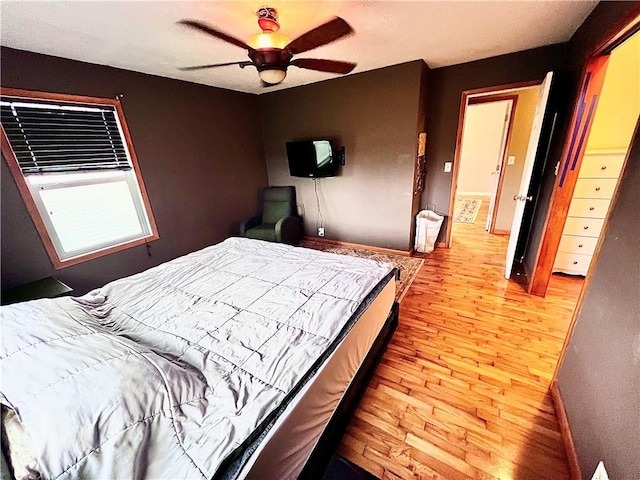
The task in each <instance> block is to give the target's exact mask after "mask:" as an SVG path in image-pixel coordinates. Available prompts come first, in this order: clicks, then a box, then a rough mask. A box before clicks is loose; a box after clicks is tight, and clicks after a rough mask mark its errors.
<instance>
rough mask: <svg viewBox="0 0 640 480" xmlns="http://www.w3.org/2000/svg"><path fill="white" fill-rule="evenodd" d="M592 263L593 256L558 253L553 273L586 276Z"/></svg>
mask: <svg viewBox="0 0 640 480" xmlns="http://www.w3.org/2000/svg"><path fill="white" fill-rule="evenodd" d="M590 263H591V255H581V254H579V253H566V252H558V254H557V255H556V261H555V262H554V264H553V271H554V272H563V273H569V274H571V275H586V274H587V271H588V270H589V264H590Z"/></svg>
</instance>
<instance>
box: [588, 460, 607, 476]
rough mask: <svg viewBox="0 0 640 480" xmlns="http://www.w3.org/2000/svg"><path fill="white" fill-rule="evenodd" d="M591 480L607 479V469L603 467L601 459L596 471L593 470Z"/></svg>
mask: <svg viewBox="0 0 640 480" xmlns="http://www.w3.org/2000/svg"><path fill="white" fill-rule="evenodd" d="M591 480H609V475H608V474H607V470H606V469H605V468H604V463H602V461H600V463H598V467H597V468H596V471H595V472H593V477H591Z"/></svg>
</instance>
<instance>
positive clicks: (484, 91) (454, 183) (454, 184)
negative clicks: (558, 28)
mask: <svg viewBox="0 0 640 480" xmlns="http://www.w3.org/2000/svg"><path fill="white" fill-rule="evenodd" d="M542 80H543V79H540V80H533V81H528V82H518V83H509V84H506V85H496V86H493V87H484V88H477V89H474V90H464V91H463V92H462V95H461V99H460V113H459V115H458V131H457V134H456V149H455V153H454V156H453V172H452V176H451V196H450V197H449V211H448V221H447V229H446V234H445V242H444V246H445V247H446V248H451V230H452V226H453V209H454V207H455V204H456V200H455V199H456V191H457V190H458V174H459V172H460V157H461V153H462V152H461V150H462V134H463V130H464V116H465V112H466V110H467V103H468V101H469V100H470V97H472V96H475V95H491V94H492V93H495V94H496V97H497V94H498V93H499V92H502V91H504V90H515V89H520V88H527V87H534V86H536V85H540V84H541V83H542ZM505 94H506V92H505ZM489 101H495V100H489ZM478 103H479V102H478ZM511 117H512V119H513V118H514V117H515V115H512V116H511ZM510 123H511V120H510ZM509 128H510V129H511V124H510V126H509ZM509 135H510V131H509ZM507 140H510V138H508V139H507ZM507 145H508V143H507ZM505 151H506V149H505ZM503 161H504V159H503ZM494 211H496V209H495V208H494Z"/></svg>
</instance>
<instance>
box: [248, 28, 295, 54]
mask: <svg viewBox="0 0 640 480" xmlns="http://www.w3.org/2000/svg"><path fill="white" fill-rule="evenodd" d="M290 42H291V40H290V39H289V38H288V37H287V36H285V35H282V34H281V33H276V32H264V33H259V34H257V35H254V36H253V37H251V38H250V39H249V40H248V41H247V45H249V46H250V47H251V48H253V49H255V50H262V49H266V48H279V49H283V48H284V47H286V46H287V45H288V44H289V43H290Z"/></svg>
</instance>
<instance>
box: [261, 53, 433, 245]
mask: <svg viewBox="0 0 640 480" xmlns="http://www.w3.org/2000/svg"><path fill="white" fill-rule="evenodd" d="M424 75H426V69H425V67H424V64H423V62H422V61H415V62H410V63H405V64H401V65H396V66H393V67H387V68H383V69H380V70H374V71H370V72H365V73H361V74H358V75H351V76H348V77H344V78H338V79H334V80H330V81H325V82H321V83H316V84H313V85H307V86H303V87H297V88H293V89H288V90H282V91H278V92H274V93H269V94H266V95H261V96H260V97H259V103H260V112H261V114H260V118H261V123H262V136H263V138H264V150H265V158H266V163H267V170H268V174H269V183H270V184H271V185H294V186H295V187H296V194H297V198H298V204H299V205H302V206H303V208H302V211H301V212H300V213H301V214H302V215H303V220H304V230H305V235H309V236H316V234H317V231H316V221H317V208H316V197H315V193H314V186H313V180H311V179H308V178H295V177H291V176H290V175H289V168H288V164H287V157H286V152H285V142H287V141H294V140H305V139H312V138H330V139H333V140H334V141H335V147H338V146H344V147H345V149H346V165H345V166H343V167H342V170H341V173H340V176H338V177H332V178H323V179H319V180H318V181H317V186H318V194H319V198H320V207H321V212H322V216H323V217H324V227H325V232H326V237H327V238H329V239H336V240H341V241H346V242H353V243H361V244H366V245H373V246H378V247H385V248H393V249H398V250H409V249H410V247H411V246H412V239H411V231H412V224H413V210H414V208H413V193H412V188H413V171H414V163H415V159H416V153H417V133H418V131H420V130H421V127H422V125H421V121H422V119H421V118H420V111H419V107H420V95H421V83H422V81H423V76H424ZM427 141H428V139H427Z"/></svg>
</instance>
